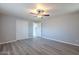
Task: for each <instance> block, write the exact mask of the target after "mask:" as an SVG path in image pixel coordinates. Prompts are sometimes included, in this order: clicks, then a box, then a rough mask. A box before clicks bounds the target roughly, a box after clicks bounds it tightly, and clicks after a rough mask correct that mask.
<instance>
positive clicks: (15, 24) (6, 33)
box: [0, 15, 29, 43]
mask: <svg viewBox="0 0 79 59" xmlns="http://www.w3.org/2000/svg"><path fill="white" fill-rule="evenodd" d="M1 17H2V18H1ZM1 17H0V43H6V42H12V41H16V40H20V39H27V38H28V35H29V31H28V29H29V28H28V26H29V21H27V20H24V19H20V18H17V17H12V16H4V15H3V16H1ZM18 32H19V33H18ZM17 33H18V34H17ZM20 34H21V35H20Z"/></svg>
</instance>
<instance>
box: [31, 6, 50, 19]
mask: <svg viewBox="0 0 79 59" xmlns="http://www.w3.org/2000/svg"><path fill="white" fill-rule="evenodd" d="M30 13H31V14H33V15H36V16H37V17H38V18H42V17H43V16H49V14H48V13H47V8H43V6H42V5H37V8H35V9H33V10H31V12H30Z"/></svg>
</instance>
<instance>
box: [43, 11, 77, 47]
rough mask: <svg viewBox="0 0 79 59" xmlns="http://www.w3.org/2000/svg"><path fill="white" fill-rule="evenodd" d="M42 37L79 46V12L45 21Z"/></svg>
mask: <svg viewBox="0 0 79 59" xmlns="http://www.w3.org/2000/svg"><path fill="white" fill-rule="evenodd" d="M42 37H44V38H49V39H52V40H56V41H60V42H66V43H69V44H74V45H78V46H79V12H77V13H70V14H66V15H62V16H58V17H54V18H53V17H52V18H51V19H45V20H43V23H42Z"/></svg>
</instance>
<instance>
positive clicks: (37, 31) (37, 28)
mask: <svg viewBox="0 0 79 59" xmlns="http://www.w3.org/2000/svg"><path fill="white" fill-rule="evenodd" d="M33 37H41V23H36V22H34V23H33Z"/></svg>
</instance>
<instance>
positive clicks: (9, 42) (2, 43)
mask: <svg viewBox="0 0 79 59" xmlns="http://www.w3.org/2000/svg"><path fill="white" fill-rule="evenodd" d="M26 39H29V38H26ZM19 40H23V39H17V40H12V41H7V42H2V43H0V44H7V43H12V42H16V41H19Z"/></svg>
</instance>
